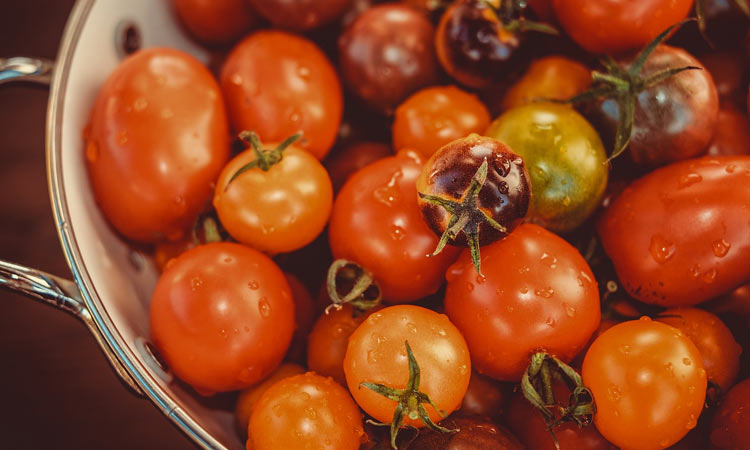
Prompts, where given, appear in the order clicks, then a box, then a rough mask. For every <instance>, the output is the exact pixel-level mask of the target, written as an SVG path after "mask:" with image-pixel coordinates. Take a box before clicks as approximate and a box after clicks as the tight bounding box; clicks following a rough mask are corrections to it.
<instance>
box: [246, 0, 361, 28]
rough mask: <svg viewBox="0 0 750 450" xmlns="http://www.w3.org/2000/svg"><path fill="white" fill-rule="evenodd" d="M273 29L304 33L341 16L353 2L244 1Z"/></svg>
mask: <svg viewBox="0 0 750 450" xmlns="http://www.w3.org/2000/svg"><path fill="white" fill-rule="evenodd" d="M245 1H249V2H250V3H251V4H252V5H253V6H254V7H255V9H257V10H258V12H259V13H261V14H263V17H265V18H266V19H268V20H269V21H270V22H271V23H272V24H273V25H274V26H275V27H278V28H287V29H290V30H297V31H304V30H309V29H311V28H316V27H319V26H320V25H323V24H325V23H328V22H331V21H333V20H334V19H336V18H337V17H339V16H341V15H342V14H344V12H346V10H347V9H348V8H349V7H351V5H352V3H353V0H245Z"/></svg>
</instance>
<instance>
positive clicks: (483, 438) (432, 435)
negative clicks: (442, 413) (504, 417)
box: [408, 416, 524, 450]
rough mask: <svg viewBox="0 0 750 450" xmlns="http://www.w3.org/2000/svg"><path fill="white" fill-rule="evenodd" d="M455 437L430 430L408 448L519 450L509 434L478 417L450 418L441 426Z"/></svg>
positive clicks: (518, 446)
mask: <svg viewBox="0 0 750 450" xmlns="http://www.w3.org/2000/svg"><path fill="white" fill-rule="evenodd" d="M443 425H445V426H446V427H447V428H449V429H451V430H457V431H456V432H455V433H441V432H439V431H434V430H424V431H420V433H419V434H418V435H417V438H416V439H415V440H414V442H412V443H411V444H409V447H408V448H410V449H413V450H523V448H524V447H523V445H521V443H520V442H518V439H516V437H515V436H513V434H511V433H510V432H509V431H508V430H506V429H505V428H504V427H502V426H500V425H498V424H496V423H494V422H492V421H491V420H489V419H486V418H482V417H460V416H459V417H455V416H451V417H450V418H448V419H446V420H445V421H444V422H443Z"/></svg>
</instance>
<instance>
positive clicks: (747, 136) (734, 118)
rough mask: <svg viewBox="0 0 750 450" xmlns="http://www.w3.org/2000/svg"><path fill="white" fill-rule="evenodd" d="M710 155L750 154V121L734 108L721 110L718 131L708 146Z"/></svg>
mask: <svg viewBox="0 0 750 450" xmlns="http://www.w3.org/2000/svg"><path fill="white" fill-rule="evenodd" d="M707 154H708V155H710V156H721V155H748V154H750V120H748V116H747V114H745V113H742V112H740V111H738V110H736V109H734V108H732V107H729V108H725V109H721V110H719V119H718V121H717V122H716V131H715V132H714V137H713V138H712V139H711V143H710V144H708V152H707Z"/></svg>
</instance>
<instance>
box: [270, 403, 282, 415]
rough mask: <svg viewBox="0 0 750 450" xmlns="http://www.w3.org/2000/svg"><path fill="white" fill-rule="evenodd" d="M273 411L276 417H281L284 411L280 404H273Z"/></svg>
mask: <svg viewBox="0 0 750 450" xmlns="http://www.w3.org/2000/svg"><path fill="white" fill-rule="evenodd" d="M271 411H273V414H274V415H275V416H276V417H281V412H282V411H281V405H279V404H276V405H273V406H272V407H271Z"/></svg>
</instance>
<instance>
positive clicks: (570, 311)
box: [564, 303, 576, 317]
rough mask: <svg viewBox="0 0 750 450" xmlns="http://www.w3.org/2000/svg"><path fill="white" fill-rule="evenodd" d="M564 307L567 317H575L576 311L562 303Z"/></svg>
mask: <svg viewBox="0 0 750 450" xmlns="http://www.w3.org/2000/svg"><path fill="white" fill-rule="evenodd" d="M564 305H565V313H566V314H567V315H568V317H575V315H576V309H575V308H574V307H573V306H572V305H569V304H567V303H564Z"/></svg>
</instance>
